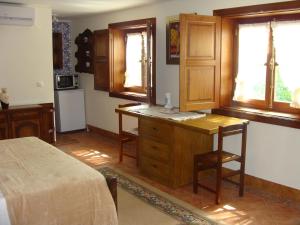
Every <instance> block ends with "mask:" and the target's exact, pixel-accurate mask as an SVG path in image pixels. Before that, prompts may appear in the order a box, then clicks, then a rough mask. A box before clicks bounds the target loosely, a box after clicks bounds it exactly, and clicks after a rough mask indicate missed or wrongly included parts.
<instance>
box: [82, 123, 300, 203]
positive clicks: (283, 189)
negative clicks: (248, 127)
mask: <svg viewBox="0 0 300 225" xmlns="http://www.w3.org/2000/svg"><path fill="white" fill-rule="evenodd" d="M87 127H88V129H89V130H90V131H91V132H95V133H97V134H99V135H101V136H104V137H108V138H112V139H115V140H118V134H116V133H113V132H111V131H107V130H104V129H101V128H98V127H94V126H92V125H87ZM229 171H231V170H230V169H227V168H224V172H229ZM210 172H212V171H210ZM211 175H212V176H214V175H213V174H211ZM236 177H237V178H238V176H236ZM233 180H235V178H233ZM245 187H246V188H247V187H250V188H255V189H258V190H261V191H263V192H267V193H271V194H272V195H274V196H277V197H279V198H285V199H292V200H296V201H300V190H298V189H295V188H291V187H287V186H285V185H281V184H277V183H274V182H271V181H267V180H264V179H261V178H258V177H254V176H251V175H248V174H246V175H245Z"/></svg>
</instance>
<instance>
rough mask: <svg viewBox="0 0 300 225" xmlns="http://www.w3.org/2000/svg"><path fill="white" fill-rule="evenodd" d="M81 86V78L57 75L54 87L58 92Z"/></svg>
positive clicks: (75, 75)
mask: <svg viewBox="0 0 300 225" xmlns="http://www.w3.org/2000/svg"><path fill="white" fill-rule="evenodd" d="M78 86H79V78H78V75H77V74H74V75H59V74H57V75H55V79H54V87H55V89H56V90H64V89H74V88H78Z"/></svg>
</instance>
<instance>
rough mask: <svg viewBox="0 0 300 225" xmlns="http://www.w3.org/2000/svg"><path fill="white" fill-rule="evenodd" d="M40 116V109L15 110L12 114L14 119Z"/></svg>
mask: <svg viewBox="0 0 300 225" xmlns="http://www.w3.org/2000/svg"><path fill="white" fill-rule="evenodd" d="M39 117H40V111H38V110H30V111H22V112H13V113H12V115H11V119H12V120H26V119H38V118H39Z"/></svg>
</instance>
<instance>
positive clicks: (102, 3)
mask: <svg viewBox="0 0 300 225" xmlns="http://www.w3.org/2000/svg"><path fill="white" fill-rule="evenodd" d="M162 1H169V0H4V1H3V2H6V3H20V4H25V5H47V6H50V7H51V8H52V9H53V14H55V15H57V16H59V17H72V16H80V15H87V14H93V13H105V12H110V11H115V10H120V9H126V8H132V7H137V6H142V5H147V4H152V3H155V2H162ZM0 2H2V1H1V0H0Z"/></svg>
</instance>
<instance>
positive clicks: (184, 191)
mask: <svg viewBox="0 0 300 225" xmlns="http://www.w3.org/2000/svg"><path fill="white" fill-rule="evenodd" d="M57 147H58V148H60V149H62V150H63V151H65V152H66V153H68V154H70V155H73V156H75V157H76V158H78V159H80V160H82V161H83V162H85V163H87V164H89V165H91V166H92V167H95V168H97V167H100V166H103V165H105V164H107V165H109V164H113V165H114V166H116V167H118V168H119V169H121V170H123V171H125V172H127V173H130V174H131V175H133V176H136V177H139V178H140V179H142V180H144V181H146V182H148V183H150V184H151V185H153V186H155V187H157V188H159V189H161V190H162V191H165V192H167V193H169V194H171V195H173V196H175V197H177V198H179V199H181V200H184V201H186V202H188V203H190V204H192V205H194V206H196V207H197V208H199V209H201V210H203V211H204V212H206V213H207V214H208V216H209V217H210V218H212V219H214V220H216V221H219V222H223V223H225V224H243V225H267V224H268V225H287V224H289V225H300V202H294V201H291V200H287V199H278V198H277V197H275V196H272V195H271V194H269V193H264V192H263V191H261V190H255V189H250V188H247V187H246V191H245V196H244V197H243V198H240V197H238V191H237V188H236V187H235V186H234V185H232V184H229V183H227V182H224V189H223V190H224V191H223V200H222V204H220V205H215V204H214V195H213V194H212V193H210V192H207V191H205V190H202V189H201V188H200V189H199V193H198V194H197V195H195V194H193V192H192V185H187V186H184V187H181V188H178V189H176V190H173V189H170V188H168V187H165V186H163V185H160V184H158V183H156V182H154V181H151V180H149V179H147V178H145V177H143V176H142V175H140V174H139V172H138V170H137V168H136V166H135V161H134V160H133V159H131V158H128V157H125V159H124V162H123V163H122V164H119V163H118V142H117V141H116V140H113V139H110V138H106V137H102V136H99V135H97V134H94V133H85V132H80V133H73V134H62V135H58V137H57ZM131 149H132V148H131V147H130V146H127V150H128V151H131ZM208 182H209V180H208Z"/></svg>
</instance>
